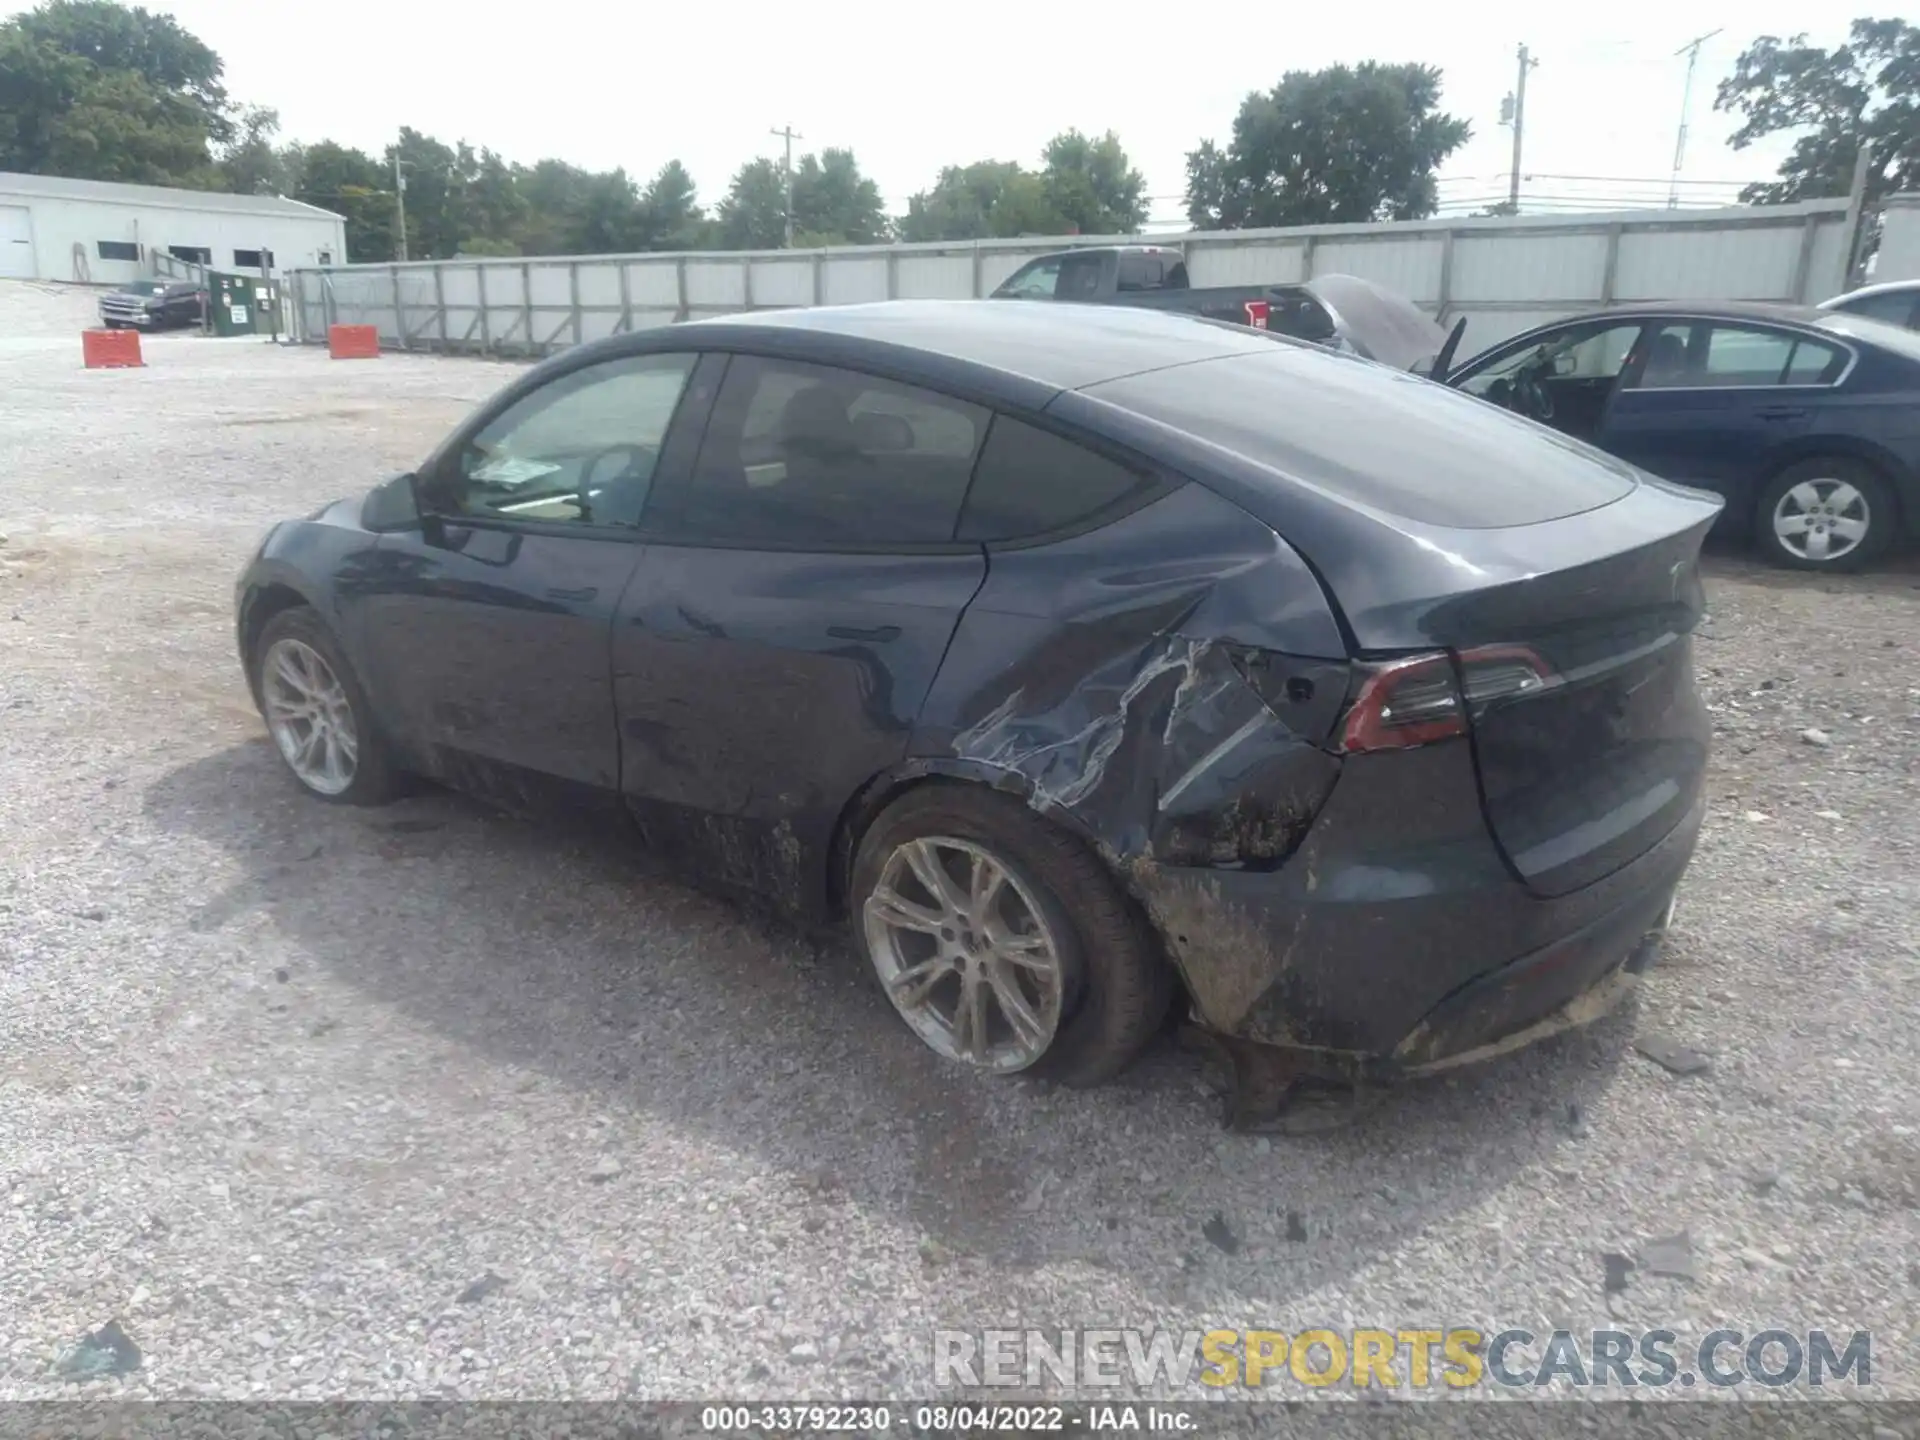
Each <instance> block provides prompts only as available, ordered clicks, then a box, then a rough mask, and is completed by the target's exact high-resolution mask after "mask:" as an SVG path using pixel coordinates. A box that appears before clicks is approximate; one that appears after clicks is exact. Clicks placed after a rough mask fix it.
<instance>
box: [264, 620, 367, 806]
mask: <svg viewBox="0 0 1920 1440" xmlns="http://www.w3.org/2000/svg"><path fill="white" fill-rule="evenodd" d="M260 680H261V686H260V693H261V700H262V702H263V703H264V705H265V707H266V717H267V729H268V730H269V731H271V732H272V734H273V741H274V744H276V745H278V746H279V747H280V756H281V758H282V759H283V760H285V761H286V762H287V768H288V769H290V770H292V771H293V773H294V775H295V776H296V777H297V778H298V779H299V781H300V783H301V784H302V785H305V786H306V787H307V788H308V789H309V790H314V791H318V792H319V793H320V794H322V795H340V794H343V793H345V791H346V789H347V787H348V786H349V785H351V784H353V776H354V771H355V770H356V768H357V767H358V763H359V757H360V733H359V728H358V727H357V726H356V725H355V724H354V721H353V705H352V703H351V702H350V701H349V700H348V699H347V692H346V687H345V686H343V685H342V684H341V683H340V677H339V676H337V675H335V674H334V673H333V667H332V666H331V665H329V664H327V662H326V660H325V659H324V658H323V657H322V656H321V654H320V652H319V651H318V650H315V649H314V648H313V647H312V646H311V645H309V644H307V643H306V642H305V641H304V640H295V639H292V638H288V639H284V640H276V641H274V643H273V644H272V645H271V646H269V647H268V649H267V654H266V659H265V661H264V662H263V663H262V665H261V667H260Z"/></svg>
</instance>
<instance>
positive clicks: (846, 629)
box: [827, 625, 900, 645]
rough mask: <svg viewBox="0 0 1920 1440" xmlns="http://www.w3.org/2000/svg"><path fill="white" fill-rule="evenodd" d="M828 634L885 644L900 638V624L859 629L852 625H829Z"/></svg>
mask: <svg viewBox="0 0 1920 1440" xmlns="http://www.w3.org/2000/svg"><path fill="white" fill-rule="evenodd" d="M827 634H829V635H830V636H832V637H833V638H834V639H835V640H868V641H871V642H873V643H874V644H876V645H884V644H886V643H887V642H888V641H889V640H898V639H899V638H900V627H899V626H898V625H876V626H874V628H873V629H871V630H859V629H856V628H855V627H853V626H851V625H829V626H828V627H827Z"/></svg>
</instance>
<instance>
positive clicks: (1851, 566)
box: [1753, 455, 1898, 575]
mask: <svg viewBox="0 0 1920 1440" xmlns="http://www.w3.org/2000/svg"><path fill="white" fill-rule="evenodd" d="M1813 479H1821V480H1836V479H1837V480H1845V481H1846V482H1847V483H1848V484H1849V485H1852V486H1853V487H1854V488H1855V489H1857V490H1859V491H1860V493H1861V494H1862V495H1864V496H1866V499H1867V535H1866V538H1865V539H1864V540H1862V541H1861V542H1860V543H1859V544H1858V545H1856V546H1854V548H1853V549H1852V550H1850V551H1848V552H1847V553H1846V554H1845V555H1843V556H1841V557H1840V558H1839V559H1837V560H1808V559H1807V558H1805V557H1804V556H1801V555H1796V554H1795V553H1794V552H1793V551H1791V550H1789V549H1787V548H1786V546H1784V545H1782V544H1781V543H1780V539H1779V537H1778V536H1777V535H1775V534H1774V533H1773V511H1774V507H1775V506H1777V505H1778V504H1779V503H1780V497H1781V496H1783V495H1785V494H1786V493H1787V491H1789V490H1791V489H1792V488H1793V487H1794V486H1796V485H1798V484H1800V483H1801V482H1802V481H1806V480H1813ZM1753 528H1754V540H1755V543H1756V544H1757V546H1758V547H1759V549H1760V551H1761V553H1762V554H1764V555H1765V556H1766V557H1767V559H1768V560H1770V561H1771V562H1773V563H1774V564H1775V565H1780V566H1784V567H1786V568H1787V569H1790V570H1805V571H1809V572H1811V573H1815V574H1818V573H1823V572H1824V573H1826V574H1832V575H1838V574H1845V573H1847V572H1849V571H1853V570H1859V569H1861V568H1863V567H1864V566H1867V565H1870V564H1872V563H1873V561H1874V560H1876V559H1878V558H1879V557H1880V556H1881V555H1884V554H1885V553H1886V552H1887V551H1888V550H1889V549H1890V548H1892V546H1893V542H1894V532H1895V530H1896V529H1897V528H1898V520H1897V506H1896V502H1895V500H1894V494H1893V487H1892V486H1891V485H1889V484H1887V482H1886V481H1885V480H1883V479H1882V478H1881V477H1880V474H1879V472H1877V471H1876V470H1874V468H1873V467H1872V466H1870V465H1868V464H1866V463H1864V462H1863V461H1859V460H1855V459H1852V458H1851V457H1848V456H1833V457H1826V456H1819V455H1815V456H1812V457H1810V458H1808V459H1805V460H1796V461H1794V463H1793V464H1791V465H1789V466H1787V467H1786V468H1785V469H1783V470H1781V471H1780V472H1779V473H1778V474H1776V475H1775V476H1774V477H1773V478H1772V479H1771V480H1769V481H1768V482H1767V483H1766V484H1765V485H1764V486H1762V487H1761V490H1760V498H1759V500H1758V501H1757V502H1756V503H1755V505H1754V509H1753Z"/></svg>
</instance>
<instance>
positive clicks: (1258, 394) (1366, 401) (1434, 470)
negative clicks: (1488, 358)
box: [1085, 346, 1634, 530]
mask: <svg viewBox="0 0 1920 1440" xmlns="http://www.w3.org/2000/svg"><path fill="white" fill-rule="evenodd" d="M1085 393H1087V394H1088V395H1089V396H1091V397H1093V398H1094V399H1097V400H1104V401H1106V402H1108V403H1110V404H1114V405H1119V406H1121V407H1122V408H1124V409H1127V410H1131V411H1134V412H1136V413H1137V414H1140V415H1143V416H1145V417H1147V418H1148V419H1151V420H1157V421H1160V422H1161V423H1163V424H1166V425H1171V426H1173V427H1175V428H1176V429H1179V430H1183V431H1185V432H1186V433H1188V434H1190V435H1193V436H1196V437H1197V438H1199V439H1201V440H1205V441H1210V442H1212V443H1213V444H1216V445H1219V446H1221V447H1223V448H1224V449H1226V450H1229V451H1231V452H1233V453H1234V454H1237V455H1240V456H1243V457H1245V458H1246V459H1248V460H1251V461H1253V462H1254V463H1256V464H1259V465H1262V466H1266V467H1268V468H1270V469H1272V470H1274V471H1276V472H1278V473H1279V474H1280V475H1284V476H1288V477H1291V478H1292V479H1294V480H1296V481H1298V482H1300V483H1302V484H1304V485H1307V486H1310V487H1312V488H1314V489H1317V490H1321V491H1323V492H1326V493H1329V494H1333V495H1337V496H1339V497H1340V498H1342V499H1345V500H1350V501H1353V502H1354V503H1356V504H1360V505H1364V506H1366V507H1367V508H1369V509H1372V510H1375V511H1378V512H1380V513H1382V514H1386V515H1391V516H1394V517H1396V518H1399V519H1402V520H1410V521H1413V522H1415V523H1416V524H1422V525H1442V526H1448V527H1451V528H1456V529H1474V530H1479V529H1493V528H1499V527H1505V526H1514V525H1537V524H1540V523H1542V522H1544V521H1548V520H1558V519H1561V518H1563V517H1565V516H1568V515H1578V514H1581V513H1583V512H1585V511H1588V510H1596V509H1598V508H1599V507H1600V506H1602V505H1610V504H1612V503H1613V502H1614V501H1615V500H1618V499H1620V498H1621V497H1622V496H1623V495H1627V494H1629V493H1631V492H1632V490H1633V487H1634V480H1633V472H1632V471H1631V470H1630V469H1629V468H1627V467H1626V466H1624V465H1622V464H1620V463H1619V462H1617V461H1612V460H1609V459H1608V458H1607V457H1606V456H1603V455H1601V454H1599V453H1598V452H1596V451H1594V450H1592V449H1591V448H1589V447H1587V446H1585V445H1582V444H1580V443H1578V442H1577V441H1574V440H1571V439H1568V438H1567V437H1566V436H1564V435H1561V434H1558V433H1557V432H1555V431H1552V430H1549V429H1547V428H1546V427H1545V426H1543V425H1535V424H1532V423H1530V422H1528V421H1524V420H1521V419H1518V418H1517V417H1515V416H1513V415H1511V414H1509V413H1508V412H1506V411H1505V410H1502V409H1500V408H1499V407H1498V406H1495V405H1492V404H1489V403H1488V402H1486V401H1484V400H1477V399H1475V398H1474V397H1472V396H1470V395H1464V394H1461V393H1460V392H1459V391H1457V390H1452V389H1449V388H1448V387H1446V386H1444V385H1438V384H1435V383H1433V382H1432V381H1428V380H1422V379H1419V378H1417V377H1415V376H1412V375H1407V374H1404V373H1401V372H1398V371H1393V370H1389V369H1387V368H1386V367H1385V366H1381V365H1375V364H1373V363H1371V362H1369V361H1365V360H1359V359H1355V358H1353V357H1351V356H1344V355H1336V354H1332V353H1330V352H1326V351H1318V350H1312V349H1307V348H1305V347H1291V346H1290V347H1288V348H1287V349H1286V350H1284V351H1282V350H1276V351H1272V352H1268V353H1255V354H1249V355H1241V356H1234V357H1232V358H1230V359H1224V360H1213V361H1206V362H1203V363H1200V364H1195V365H1181V366H1175V367H1172V368H1169V369H1165V370H1156V371H1151V372H1149V373H1147V374H1144V375H1131V376H1127V377H1125V378H1124V379H1120V380H1113V381H1109V382H1107V383H1106V384H1103V385H1094V386H1090V387H1088V389H1087V391H1086V392H1085Z"/></svg>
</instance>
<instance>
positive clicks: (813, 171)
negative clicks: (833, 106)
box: [717, 149, 891, 250]
mask: <svg viewBox="0 0 1920 1440" xmlns="http://www.w3.org/2000/svg"><path fill="white" fill-rule="evenodd" d="M717 218H718V220H719V227H718V230H719V238H720V243H721V244H722V245H724V246H726V247H727V248H728V249H733V250H772V249H777V248H779V247H780V246H781V245H782V244H784V243H785V239H786V182H785V178H784V177H783V175H782V173H781V169H780V166H778V165H777V164H775V163H774V162H773V161H771V160H749V161H748V162H747V163H746V164H745V165H742V166H741V167H740V169H739V170H738V171H736V172H735V174H734V177H733V183H732V184H731V185H730V186H729V187H728V188H727V194H726V197H725V198H724V199H723V200H721V202H720V205H719V207H718V215H717ZM890 229H891V226H890V225H889V223H888V220H887V212H886V206H885V205H884V204H882V203H881V199H880V187H879V186H878V185H876V184H874V183H873V181H871V180H869V179H868V178H867V177H866V176H864V175H862V174H861V173H860V165H859V162H858V161H856V160H855V159H854V157H853V152H852V151H851V150H835V149H827V150H823V151H821V152H820V154H819V155H817V156H816V155H803V156H801V157H800V162H799V163H798V164H797V165H795V166H794V167H793V243H794V244H795V245H796V246H800V245H871V244H875V243H877V242H878V241H881V240H885V239H886V238H887V237H888V234H889V231H890Z"/></svg>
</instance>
